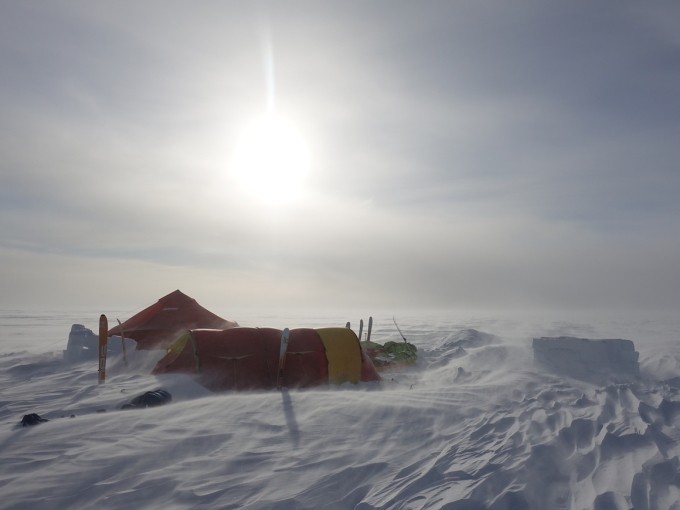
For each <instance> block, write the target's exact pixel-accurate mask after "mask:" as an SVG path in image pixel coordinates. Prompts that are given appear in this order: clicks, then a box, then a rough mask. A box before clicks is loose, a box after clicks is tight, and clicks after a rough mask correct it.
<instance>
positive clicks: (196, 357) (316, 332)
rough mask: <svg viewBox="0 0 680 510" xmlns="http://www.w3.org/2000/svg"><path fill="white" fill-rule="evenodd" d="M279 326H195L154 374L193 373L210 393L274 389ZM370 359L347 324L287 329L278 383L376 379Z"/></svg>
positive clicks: (299, 384) (298, 385)
mask: <svg viewBox="0 0 680 510" xmlns="http://www.w3.org/2000/svg"><path fill="white" fill-rule="evenodd" d="M280 343H281V330H278V329H273V328H232V329H226V330H208V329H196V330H191V331H188V332H187V333H186V334H184V335H183V336H182V337H180V338H179V339H178V340H176V341H175V342H174V343H173V344H172V346H170V348H169V349H168V353H167V354H166V355H165V357H163V358H162V359H161V360H160V361H159V362H158V363H157V365H156V367H155V368H154V369H153V372H152V373H154V374H164V373H175V372H178V373H186V374H192V375H194V377H195V378H196V380H197V382H198V383H199V384H201V385H203V386H205V387H206V388H208V389H210V390H213V391H224V390H246V389H271V388H274V387H276V379H277V374H278V364H279V349H280ZM379 380H380V376H379V375H378V373H377V372H376V370H375V367H374V366H373V362H372V361H371V359H370V358H369V357H368V355H366V354H365V353H364V351H363V349H362V348H361V345H360V344H359V338H358V337H357V336H356V334H355V333H354V331H352V330H351V329H348V328H321V329H309V328H300V329H292V330H290V333H289V339H288V349H287V352H286V359H285V366H284V371H283V380H282V385H283V386H285V387H289V388H304V387H310V386H318V385H322V384H329V383H331V384H341V383H344V382H351V383H357V382H359V381H379Z"/></svg>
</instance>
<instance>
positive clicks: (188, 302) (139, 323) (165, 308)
mask: <svg viewBox="0 0 680 510" xmlns="http://www.w3.org/2000/svg"><path fill="white" fill-rule="evenodd" d="M237 326H238V324H237V323H236V322H234V321H231V320H226V319H223V318H222V317H219V316H217V315H215V314H214V313H212V312H210V311H209V310H206V309H205V308H203V307H202V306H201V305H199V304H198V302H197V301H196V300H195V299H193V298H191V297H189V296H187V295H186V294H183V293H182V292H180V291H179V290H176V291H174V292H171V293H170V294H168V295H167V296H164V297H162V298H160V299H159V300H158V301H157V302H156V303H154V304H153V305H151V306H149V307H147V308H145V309H144V310H142V311H141V312H139V313H137V314H135V315H133V316H132V317H130V318H129V319H128V320H126V321H125V322H123V323H122V324H120V325H118V326H116V327H114V328H112V329H110V330H109V336H114V335H121V334H124V335H125V338H132V339H133V340H136V341H137V349H165V348H167V347H168V346H169V345H170V344H172V342H174V341H175V340H176V339H177V337H178V336H180V335H181V334H182V333H183V332H185V331H186V330H188V329H193V328H217V329H228V328H234V327H237Z"/></svg>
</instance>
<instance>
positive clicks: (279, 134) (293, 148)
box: [233, 113, 309, 204]
mask: <svg viewBox="0 0 680 510" xmlns="http://www.w3.org/2000/svg"><path fill="white" fill-rule="evenodd" d="M233 172H234V177H235V178H236V180H237V181H238V183H239V184H240V185H241V187H242V188H243V189H244V190H245V191H246V192H248V193H249V194H251V195H253V196H255V197H258V198H260V199H262V200H263V201H265V202H268V203H274V204H281V203H289V202H291V201H293V200H294V199H296V198H298V197H299V195H300V193H301V191H302V185H303V182H304V179H305V177H306V176H307V173H308V172H309V151H308V149H307V144H306V143H305V141H304V139H303V137H302V136H301V134H300V133H299V131H298V130H297V129H295V127H294V126H293V125H292V124H290V123H289V122H287V121H286V120H285V119H282V118H281V117H279V116H277V115H276V114H271V113H270V114H267V115H265V116H263V117H261V118H259V119H256V120H255V121H253V122H252V123H251V124H250V125H249V126H248V127H247V129H246V130H245V131H244V133H243V135H242V137H241V139H240V140H239V141H238V144H237V146H236V153H235V157H234V166H233Z"/></svg>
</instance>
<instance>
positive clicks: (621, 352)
mask: <svg viewBox="0 0 680 510" xmlns="http://www.w3.org/2000/svg"><path fill="white" fill-rule="evenodd" d="M533 349H534V361H535V362H536V363H538V364H540V365H541V366H543V367H544V368H546V369H548V370H550V371H552V372H555V373H559V374H563V375H568V376H570V377H573V378H575V379H580V380H585V381H593V382H605V381H627V380H631V379H637V378H638V377H639V376H640V365H639V363H638V359H639V357H640V354H639V353H638V352H637V351H636V350H635V345H634V344H633V342H631V341H630V340H621V339H603V340H590V339H587V338H574V337H569V336H561V337H542V338H534V341H533Z"/></svg>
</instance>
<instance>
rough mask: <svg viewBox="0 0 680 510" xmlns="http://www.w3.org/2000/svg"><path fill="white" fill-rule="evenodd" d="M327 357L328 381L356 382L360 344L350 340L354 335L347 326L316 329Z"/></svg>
mask: <svg viewBox="0 0 680 510" xmlns="http://www.w3.org/2000/svg"><path fill="white" fill-rule="evenodd" d="M316 332H317V333H318V335H319V337H320V338H321V341H322V342H323V346H324V348H325V349H326V359H328V382H330V383H331V384H339V383H341V382H343V381H349V382H351V383H356V382H358V381H359V380H360V379H361V346H360V345H359V342H356V343H355V342H352V339H351V337H352V336H355V335H354V332H353V331H352V330H351V329H349V328H323V329H317V330H316Z"/></svg>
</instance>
